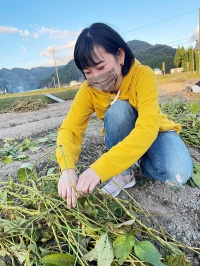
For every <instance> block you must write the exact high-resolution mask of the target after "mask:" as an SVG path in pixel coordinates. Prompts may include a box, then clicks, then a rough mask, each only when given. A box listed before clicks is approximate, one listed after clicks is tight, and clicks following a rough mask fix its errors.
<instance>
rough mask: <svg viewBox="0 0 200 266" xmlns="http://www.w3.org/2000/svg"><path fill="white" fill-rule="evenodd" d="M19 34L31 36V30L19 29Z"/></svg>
mask: <svg viewBox="0 0 200 266" xmlns="http://www.w3.org/2000/svg"><path fill="white" fill-rule="evenodd" d="M19 34H20V35H21V36H29V35H30V32H29V31H28V30H19Z"/></svg>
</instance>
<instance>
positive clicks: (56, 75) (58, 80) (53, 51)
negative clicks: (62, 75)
mask: <svg viewBox="0 0 200 266" xmlns="http://www.w3.org/2000/svg"><path fill="white" fill-rule="evenodd" d="M53 59H54V64H55V69H56V76H57V80H58V88H59V89H60V80H59V76H58V69H57V66H56V59H55V54H54V48H53Z"/></svg>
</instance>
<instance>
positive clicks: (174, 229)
mask: <svg viewBox="0 0 200 266" xmlns="http://www.w3.org/2000/svg"><path fill="white" fill-rule="evenodd" d="M195 82H197V81H196V80H193V81H188V82H182V83H170V84H163V85H160V86H159V93H160V101H163V100H167V99H169V98H170V97H171V96H175V95H177V97H184V98H186V99H191V100H192V99H195V98H196V99H199V95H195V94H194V93H191V92H189V91H188V90H185V89H186V87H187V86H189V85H193V84H195ZM71 103H72V101H68V102H66V103H55V104H51V105H49V106H48V108H46V109H42V110H39V111H33V112H27V113H6V114H0V144H1V145H2V144H3V140H4V139H5V138H15V139H16V140H17V141H22V140H23V139H24V138H26V137H27V138H34V139H36V140H37V139H38V138H41V137H43V136H45V135H46V134H47V133H49V132H56V131H57V128H58V127H59V126H60V124H61V123H62V120H63V119H64V117H65V115H66V114H67V112H68V110H69V108H70V105H71ZM101 128H102V122H101V121H99V120H97V118H96V117H95V116H92V118H91V120H90V123H89V127H88V129H87V131H86V134H85V138H84V143H83V148H84V147H85V152H86V153H87V154H88V155H89V158H90V159H89V160H90V161H87V159H85V157H84V154H83V155H82V158H83V160H85V161H86V164H88V165H89V163H90V162H91V161H92V160H94V159H95V158H94V156H93V154H94V150H98V151H99V150H102V151H103V150H104V148H105V147H104V143H103V137H102V136H101ZM41 146H42V148H41V149H40V150H39V151H38V152H35V153H31V152H29V153H28V155H29V156H30V158H29V162H30V163H33V162H34V161H35V160H36V159H38V158H40V157H41V158H42V159H41V160H40V161H39V163H38V165H39V166H38V169H41V168H43V167H44V165H45V164H46V163H47V159H46V158H45V157H43V155H44V154H45V153H46V152H47V151H48V150H50V149H52V147H49V146H48V145H46V144H45V143H44V144H41ZM188 148H189V150H190V153H191V156H192V158H193V160H194V161H195V162H196V163H199V164H200V151H199V149H195V148H192V147H188ZM83 153H84V151H83ZM21 164H22V162H20V161H15V162H14V163H12V164H7V165H4V166H2V167H1V168H0V180H1V181H3V180H7V179H9V177H11V176H12V177H13V178H14V179H16V172H17V170H18V169H19V167H20V165H21ZM137 178H138V180H139V175H138V177H137V173H136V179H137ZM127 191H128V192H129V193H130V194H131V196H132V197H133V198H134V199H135V200H136V201H138V202H140V203H141V204H142V205H143V206H144V207H145V208H146V209H147V210H149V212H150V213H151V214H152V215H153V220H154V222H155V223H153V224H152V226H154V227H156V226H155V224H156V223H158V224H159V225H161V226H162V227H163V228H164V229H166V230H167V231H168V232H169V233H170V234H171V235H172V236H173V237H175V238H176V239H178V240H180V241H181V242H182V243H184V244H186V245H189V246H195V247H199V248H200V230H199V224H200V190H199V189H198V188H191V187H189V186H184V187H182V188H181V189H180V190H178V191H176V192H175V191H173V190H171V189H170V188H169V187H167V186H166V185H164V184H161V183H160V182H158V181H156V182H155V181H148V182H147V183H146V184H145V185H144V186H139V185H138V184H137V185H136V186H135V187H133V188H131V189H128V190H127ZM120 197H122V198H124V199H127V194H126V193H124V192H122V193H121V194H120ZM190 256H191V257H192V259H191V260H192V262H193V265H200V262H199V261H200V258H198V256H196V257H195V258H194V257H193V256H192V254H191V255H190V254H188V258H189V257H190Z"/></svg>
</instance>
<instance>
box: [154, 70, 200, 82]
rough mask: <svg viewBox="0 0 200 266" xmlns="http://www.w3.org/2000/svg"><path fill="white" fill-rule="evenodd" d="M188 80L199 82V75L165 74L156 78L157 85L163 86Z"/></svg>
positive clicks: (183, 73) (184, 73)
mask: <svg viewBox="0 0 200 266" xmlns="http://www.w3.org/2000/svg"><path fill="white" fill-rule="evenodd" d="M190 79H199V80H200V73H196V74H194V73H186V72H182V73H174V74H166V75H161V76H157V80H158V84H164V83H172V82H173V83H178V82H183V81H186V80H190Z"/></svg>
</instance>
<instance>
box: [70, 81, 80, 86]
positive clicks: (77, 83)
mask: <svg viewBox="0 0 200 266" xmlns="http://www.w3.org/2000/svg"><path fill="white" fill-rule="evenodd" d="M78 85H81V82H77V81H76V80H72V81H70V84H69V86H70V87H72V86H78Z"/></svg>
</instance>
